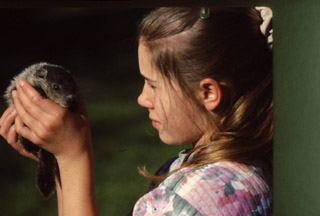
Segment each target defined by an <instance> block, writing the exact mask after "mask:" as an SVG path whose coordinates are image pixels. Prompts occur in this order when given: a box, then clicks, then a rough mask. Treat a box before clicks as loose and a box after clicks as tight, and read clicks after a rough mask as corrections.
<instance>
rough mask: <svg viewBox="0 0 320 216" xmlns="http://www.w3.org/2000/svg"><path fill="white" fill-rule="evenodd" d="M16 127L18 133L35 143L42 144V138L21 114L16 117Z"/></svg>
mask: <svg viewBox="0 0 320 216" xmlns="http://www.w3.org/2000/svg"><path fill="white" fill-rule="evenodd" d="M15 128H16V131H17V133H18V134H20V135H21V136H22V137H24V138H26V139H28V140H30V141H32V142H33V143H35V144H41V143H42V140H41V139H40V138H39V137H38V136H37V135H36V134H35V133H34V132H33V131H32V130H31V129H30V128H29V127H27V126H26V125H25V124H24V123H23V121H22V119H21V117H20V116H17V117H16V118H15Z"/></svg>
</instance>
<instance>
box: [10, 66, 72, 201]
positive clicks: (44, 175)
mask: <svg viewBox="0 0 320 216" xmlns="http://www.w3.org/2000/svg"><path fill="white" fill-rule="evenodd" d="M21 79H23V80H26V81H28V82H29V83H30V84H31V85H32V86H33V87H34V88H35V89H36V90H37V91H38V92H39V93H40V95H41V96H42V97H44V98H48V99H50V100H52V101H53V102H55V103H57V104H59V105H60V106H62V107H65V108H67V109H68V110H70V111H72V112H76V111H77V110H78V86H77V83H76V82H75V80H74V78H73V76H72V75H71V73H70V72H69V71H68V70H66V69H65V68H63V67H62V66H59V65H53V64H48V63H44V62H42V63H38V64H33V65H31V66H29V67H27V68H26V69H24V70H23V71H22V72H21V73H20V74H18V75H17V76H15V77H14V78H13V80H12V81H11V84H10V85H9V87H8V88H7V90H6V92H5V95H4V97H5V99H6V101H7V104H8V105H9V106H10V105H12V104H13V99H12V94H11V92H12V91H13V90H15V89H16V82H17V81H19V80H21ZM18 141H19V142H20V143H21V144H22V146H23V147H24V149H25V150H27V151H28V152H31V153H33V154H36V155H37V156H38V158H39V159H40V163H39V168H38V173H37V187H38V189H39V190H40V193H41V194H42V195H43V196H44V197H45V198H47V197H49V195H50V194H51V193H52V192H53V191H54V189H55V179H54V173H55V172H57V173H58V174H59V167H58V164H57V161H56V158H55V157H54V155H53V154H52V153H50V152H48V151H46V150H44V149H41V148H39V147H38V146H37V145H35V144H33V143H32V142H30V141H29V140H27V139H25V138H23V137H22V136H20V135H18Z"/></svg>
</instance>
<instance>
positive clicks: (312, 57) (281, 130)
mask: <svg viewBox="0 0 320 216" xmlns="http://www.w3.org/2000/svg"><path fill="white" fill-rule="evenodd" d="M274 2H275V1H274ZM273 6H274V7H273V10H274V29H275V31H274V32H275V33H274V41H275V43H274V47H275V49H274V62H275V65H274V105H275V110H274V117H275V125H274V127H275V136H274V139H275V144H274V157H275V160H274V165H275V167H274V173H275V177H274V199H275V204H274V215H319V212H320V205H319V203H320V199H319V194H320V184H319V183H320V157H319V156H320V145H319V144H320V143H319V142H320V131H319V129H320V114H319V110H320V86H319V84H320V23H319V21H320V2H319V3H318V2H317V1H301V2H298V1H293V2H290V3H287V4H285V3H282V4H281V3H279V2H278V3H274V4H273Z"/></svg>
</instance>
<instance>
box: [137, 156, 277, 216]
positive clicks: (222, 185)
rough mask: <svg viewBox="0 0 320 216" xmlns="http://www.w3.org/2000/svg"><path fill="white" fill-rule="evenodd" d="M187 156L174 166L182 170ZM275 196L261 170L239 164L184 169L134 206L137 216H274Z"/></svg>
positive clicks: (214, 164) (172, 166) (220, 163)
mask: <svg viewBox="0 0 320 216" xmlns="http://www.w3.org/2000/svg"><path fill="white" fill-rule="evenodd" d="M185 155H186V154H185V153H184V152H182V153H180V155H179V158H178V159H177V160H176V161H174V162H173V164H172V165H171V167H170V171H172V170H175V169H177V168H179V167H180V165H181V163H182V161H183V159H184V157H185ZM271 214H272V193H271V189H270V187H269V186H268V184H267V183H266V181H265V179H264V177H263V175H262V172H261V170H260V169H258V168H255V167H252V166H246V165H243V164H240V163H236V162H227V161H222V162H217V163H212V164H206V165H204V166H201V167H197V168H188V167H187V168H183V169H180V170H179V171H176V172H174V173H173V174H171V175H170V176H169V177H168V178H167V179H165V180H164V181H163V182H162V183H161V184H160V185H159V186H158V187H157V188H155V189H153V190H152V191H150V192H149V193H147V194H145V195H144V196H143V197H141V198H140V199H139V200H138V201H137V203H136V204H135V207H134V211H133V215H134V216H151V215H152V216H162V215H163V216H200V215H202V216H209V215H210V216H212V215H214V216H226V215H228V216H233V215H237V216H238V215H250V216H253V215H264V216H267V215H271Z"/></svg>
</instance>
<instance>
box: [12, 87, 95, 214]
mask: <svg viewBox="0 0 320 216" xmlns="http://www.w3.org/2000/svg"><path fill="white" fill-rule="evenodd" d="M13 98H14V106H15V110H16V112H17V116H16V118H15V131H16V133H18V134H20V135H21V136H23V137H25V138H26V139H28V140H30V141H31V142H33V143H35V144H36V145H38V146H39V147H41V148H43V149H45V150H47V151H49V152H51V153H53V154H54V155H55V157H56V159H57V161H58V165H59V170H60V177H61V190H59V188H57V189H58V191H57V195H58V204H59V213H61V212H62V214H63V216H73V215H75V216H82V215H84V216H91V215H99V213H98V208H97V203H96V198H95V190H94V156H93V150H92V140H91V133H90V126H89V121H88V118H87V113H86V110H85V106H84V104H83V102H82V100H81V104H80V110H79V113H72V112H69V111H68V110H66V109H64V108H62V107H60V106H58V105H57V104H55V103H53V102H52V101H50V100H48V99H43V98H42V97H41V96H40V95H39V93H38V92H37V91H36V90H35V89H34V88H32V87H31V86H30V85H29V84H28V83H27V82H25V81H22V82H20V83H19V84H18V85H17V91H14V92H13ZM12 136H13V135H12ZM8 139H10V138H9V137H8ZM8 139H7V140H8ZM11 139H13V138H11ZM61 209H62V210H61Z"/></svg>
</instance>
